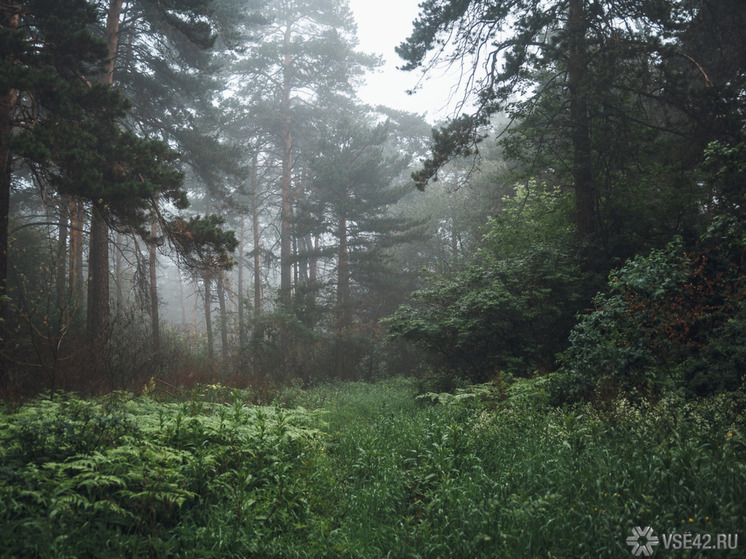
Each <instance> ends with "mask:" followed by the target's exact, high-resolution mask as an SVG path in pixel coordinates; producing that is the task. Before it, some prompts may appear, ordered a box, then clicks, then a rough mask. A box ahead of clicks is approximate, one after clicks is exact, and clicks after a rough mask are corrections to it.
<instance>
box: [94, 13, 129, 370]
mask: <svg viewBox="0 0 746 559" xmlns="http://www.w3.org/2000/svg"><path fill="white" fill-rule="evenodd" d="M122 1H123V0H111V2H110V4H109V13H108V15H107V18H106V30H105V32H104V41H105V42H106V45H107V47H108V58H107V63H106V66H105V67H104V73H103V74H102V75H101V83H104V84H109V85H111V84H113V83H114V63H115V61H116V56H117V45H118V43H119V17H120V15H121V12H122ZM108 326H109V227H108V225H107V224H106V220H105V219H104V216H103V214H102V213H101V210H100V209H99V208H97V207H94V208H93V212H92V214H91V240H90V254H89V259H88V332H87V342H88V347H89V349H90V352H91V353H90V354H91V362H92V363H91V364H92V368H93V371H92V372H93V374H94V375H99V374H100V373H102V372H103V361H102V359H103V356H104V355H105V354H106V351H105V345H106V341H107V338H108Z"/></svg>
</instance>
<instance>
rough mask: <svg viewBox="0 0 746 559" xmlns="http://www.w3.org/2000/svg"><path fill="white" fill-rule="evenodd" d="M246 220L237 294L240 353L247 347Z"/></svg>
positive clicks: (243, 221) (243, 226) (242, 218)
mask: <svg viewBox="0 0 746 559" xmlns="http://www.w3.org/2000/svg"><path fill="white" fill-rule="evenodd" d="M245 235H246V220H245V219H244V216H243V215H242V216H241V233H240V243H239V245H238V286H237V288H236V293H237V294H238V351H239V353H240V352H241V351H243V348H244V347H246V341H247V340H246V315H245V312H246V305H245V304H244V298H243V282H244V277H243V274H244V259H243V256H244V251H245V250H246V239H245V238H244V237H245Z"/></svg>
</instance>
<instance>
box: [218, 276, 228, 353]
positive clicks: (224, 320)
mask: <svg viewBox="0 0 746 559" xmlns="http://www.w3.org/2000/svg"><path fill="white" fill-rule="evenodd" d="M217 290H218V305H219V308H220V343H221V344H222V347H221V348H220V349H221V354H222V356H223V358H226V357H228V312H227V310H226V306H225V271H224V270H220V271H219V272H218V281H217Z"/></svg>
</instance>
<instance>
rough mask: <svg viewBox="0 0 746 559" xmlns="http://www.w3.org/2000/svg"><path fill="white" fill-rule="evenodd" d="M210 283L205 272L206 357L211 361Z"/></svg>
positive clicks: (212, 343) (212, 354)
mask: <svg viewBox="0 0 746 559" xmlns="http://www.w3.org/2000/svg"><path fill="white" fill-rule="evenodd" d="M210 281H211V280H210V276H209V275H208V272H205V275H204V282H205V330H207V356H208V357H209V358H210V360H212V359H213V358H214V357H215V351H214V345H215V342H214V340H213V335H212V287H211V285H210Z"/></svg>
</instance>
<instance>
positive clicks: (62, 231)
mask: <svg viewBox="0 0 746 559" xmlns="http://www.w3.org/2000/svg"><path fill="white" fill-rule="evenodd" d="M59 220H60V224H59V227H58V228H57V231H58V233H57V258H56V263H55V266H56V268H57V270H56V272H57V277H56V283H57V305H58V306H59V309H60V311H62V312H63V313H66V312H67V309H66V306H67V265H66V264H67V237H68V233H69V229H68V228H67V206H66V204H65V202H64V200H63V201H62V203H61V204H60V207H59Z"/></svg>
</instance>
